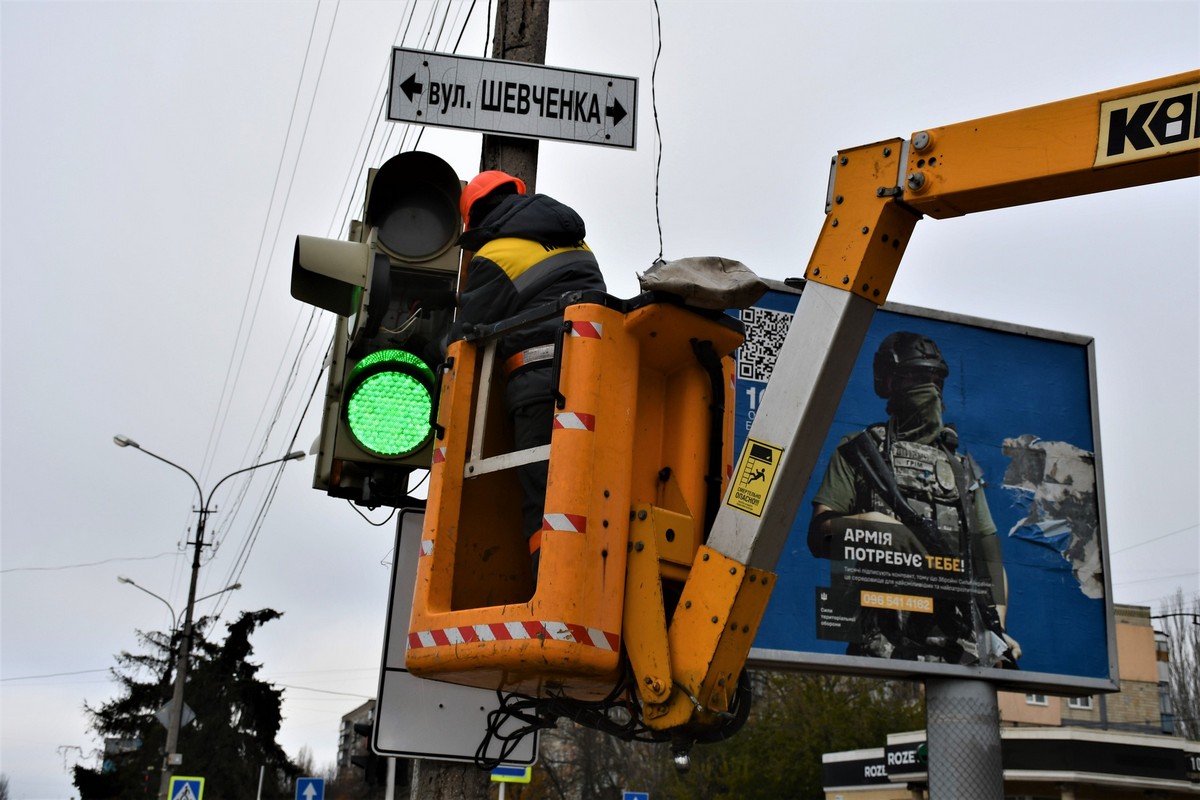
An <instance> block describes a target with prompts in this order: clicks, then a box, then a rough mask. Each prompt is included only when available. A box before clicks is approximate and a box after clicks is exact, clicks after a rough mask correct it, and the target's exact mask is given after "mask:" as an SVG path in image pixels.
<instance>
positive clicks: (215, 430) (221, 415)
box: [200, 3, 336, 477]
mask: <svg viewBox="0 0 1200 800" xmlns="http://www.w3.org/2000/svg"><path fill="white" fill-rule="evenodd" d="M319 12H320V4H319V3H318V4H317V7H316V8H315V9H314V11H313V20H312V25H311V26H310V28H309V32H308V42H307V44H306V46H305V51H304V61H303V63H302V64H301V66H300V77H299V78H297V80H296V91H295V93H294V94H293V96H292V112H291V115H290V116H289V118H288V126H287V131H286V133H285V134H284V138H283V147H281V148H280V152H279V163H278V164H277V165H276V167H275V181H274V183H273V184H272V185H273V186H275V187H277V186H278V185H279V179H280V177H281V176H282V175H283V164H284V159H285V157H286V155H287V151H288V142H289V141H291V138H292V129H293V127H294V126H295V123H296V110H297V109H298V108H299V105H300V90H301V88H302V87H303V86H304V73H305V72H306V71H307V70H308V59H309V55H310V53H311V52H312V44H313V36H314V34H315V32H316V28H317V17H318V14H319ZM335 19H336V11H335ZM331 38H332V37H331ZM328 51H329V43H328V41H326V46H325V52H326V53H328ZM321 68H322V69H324V58H322V65H321ZM317 84H318V86H319V85H320V74H318V76H317ZM314 95H315V93H314ZM314 100H315V96H314ZM310 113H311V108H310ZM305 124H306V125H307V121H306V123H305ZM301 147H303V141H301ZM298 158H299V153H297V159H298ZM292 177H293V178H294V177H295V167H294V165H293V168H292ZM288 185H289V192H290V186H291V183H290V182H289V184H288ZM276 196H277V192H275V191H272V193H271V200H270V203H269V204H268V206H267V213H266V215H265V216H264V218H263V227H262V231H261V233H260V234H259V241H258V249H257V252H256V255H255V259H254V268H253V269H252V270H251V273H250V282H249V284H248V285H247V287H246V298H245V300H244V301H243V304H242V314H241V318H240V320H239V322H238V328H237V333H236V334H235V335H234V345H233V348H234V349H233V352H232V353H231V354H230V357H229V367H228V368H227V369H226V371H225V381H224V383H223V384H222V386H221V394H220V397H219V399H218V401H217V414H216V417H215V418H214V420H213V426H212V428H211V430H210V431H209V435H208V444H207V445H206V447H205V453H204V459H203V462H202V466H201V472H200V474H201V477H203V476H204V475H205V474H206V473H207V471H208V467H209V464H210V462H211V460H212V458H213V456H214V455H215V453H216V450H217V447H218V446H219V444H220V440H221V429H222V428H223V426H224V424H225V419H226V417H227V414H228V408H229V406H231V405H232V404H233V394H234V391H235V390H236V388H237V377H236V375H237V374H238V373H240V371H241V362H238V371H237V373H235V372H234V362H235V360H237V352H238V348H239V347H243V357H244V346H243V337H242V331H243V329H245V328H246V314H247V310H248V309H249V306H250V297H251V295H252V293H253V291H254V282H255V279H256V278H257V276H258V270H259V267H260V266H261V264H262V250H263V244H264V243H265V242H266V237H267V228H268V226H269V225H270V221H271V212H272V210H273V209H274V208H275V198H276ZM286 205H287V200H286V197H285V199H284V207H286ZM280 216H281V218H282V214H281V215H280ZM277 240H278V235H276V241H277ZM271 252H272V253H273V252H274V244H272V246H271ZM264 283H265V281H264ZM259 297H260V299H261V290H260V294H259ZM252 330H253V321H251V324H250V327H249V329H248V330H247V331H246V340H248V339H249V335H250V332H251V331H252ZM231 379H232V383H231ZM227 398H228V402H227Z"/></svg>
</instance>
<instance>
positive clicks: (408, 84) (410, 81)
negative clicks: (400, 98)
mask: <svg viewBox="0 0 1200 800" xmlns="http://www.w3.org/2000/svg"><path fill="white" fill-rule="evenodd" d="M400 88H401V89H402V90H403V91H404V96H405V97H407V98H408V101H409V102H410V103H411V102H412V99H413V95H414V94H420V93H421V92H423V91H425V84H423V83H417V73H415V72H414V73H413V74H412V75H409V76H408V77H407V78H406V79H405V81H404V83H402V84H400Z"/></svg>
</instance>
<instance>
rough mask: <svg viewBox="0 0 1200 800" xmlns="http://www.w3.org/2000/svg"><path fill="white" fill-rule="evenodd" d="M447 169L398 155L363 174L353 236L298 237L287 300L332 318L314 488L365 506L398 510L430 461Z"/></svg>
mask: <svg viewBox="0 0 1200 800" xmlns="http://www.w3.org/2000/svg"><path fill="white" fill-rule="evenodd" d="M461 187H462V184H461V183H460V182H459V180H458V176H457V175H456V174H455V173H454V170H453V169H452V168H451V167H450V165H449V164H447V163H446V162H445V161H443V160H442V159H440V158H438V157H437V156H435V155H432V154H430V153H418V152H410V153H401V154H400V155H397V156H394V157H393V158H391V159H389V160H388V161H387V162H386V163H385V164H384V165H383V166H381V167H380V168H379V169H377V170H372V172H371V175H370V177H369V182H368V187H367V200H366V207H365V212H364V217H363V220H364V221H363V222H361V223H360V222H355V223H354V224H353V225H352V226H351V234H350V239H351V240H350V241H336V240H330V239H319V238H315V237H309V236H300V237H297V239H296V250H295V254H294V257H293V262H292V295H293V296H294V297H296V298H297V299H298V300H302V301H304V302H306V303H311V304H312V305H315V306H318V307H320V308H323V309H325V310H327V311H332V312H333V313H335V314H337V315H338V316H339V317H341V319H339V320H338V324H337V330H336V332H335V334H334V342H333V347H332V349H331V354H330V364H329V368H330V374H329V383H328V388H327V391H326V403H325V418H324V421H323V424H322V432H321V439H320V447H319V449H320V457H319V458H318V459H317V468H316V475H315V477H314V483H313V485H314V487H315V488H319V489H323V490H325V491H327V492H328V493H329V494H331V495H334V496H337V497H347V498H349V499H352V500H354V501H355V502H357V503H360V504H363V505H370V506H375V505H401V504H403V502H404V501H405V498H406V496H407V479H408V474H409V473H410V472H411V471H412V470H413V469H416V468H426V469H427V468H428V467H429V465H430V463H431V460H432V446H431V439H432V419H431V417H432V413H433V393H434V391H435V380H434V371H433V370H434V367H435V366H436V364H432V363H429V361H428V360H427V359H428V358H429V355H428V354H429V353H431V352H433V351H434V348H431V347H430V344H431V343H432V342H435V341H437V340H438V339H440V338H441V337H442V336H443V335H444V334H445V333H446V332H447V331H448V330H449V329H450V325H451V323H452V322H453V318H454V306H455V288H456V284H457V281H458V268H459V249H458V247H457V242H458V236H459V233H460V232H461V229H462V223H461V220H460V219H459V214H458V200H459V194H460V192H461Z"/></svg>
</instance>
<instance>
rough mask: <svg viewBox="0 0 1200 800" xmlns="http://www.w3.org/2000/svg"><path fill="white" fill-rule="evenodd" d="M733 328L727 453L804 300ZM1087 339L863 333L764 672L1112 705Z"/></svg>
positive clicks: (905, 312) (1012, 332) (988, 332)
mask: <svg viewBox="0 0 1200 800" xmlns="http://www.w3.org/2000/svg"><path fill="white" fill-rule="evenodd" d="M772 287H773V288H772V290H771V291H769V292H768V293H767V294H766V295H765V296H764V297H763V298H762V299H761V300H760V301H759V302H758V303H757V304H756V305H755V306H754V307H752V308H750V309H746V310H744V311H741V312H735V313H740V316H741V319H742V321H743V322H744V323H745V325H746V343H745V344H744V345H743V346H742V348H741V349H740V350H739V352H738V376H737V379H738V380H737V409H736V414H737V416H736V423H735V431H736V434H735V439H736V444H737V446H738V448H739V451H740V448H741V446H742V444H743V443H744V441H745V439H746V434H747V432H748V430H749V428H750V424H751V422H752V421H753V418H754V414H755V413H756V410H757V409H758V407H759V406H760V404H761V403H762V401H763V398H764V397H765V396H766V394H767V393H768V392H769V391H770V386H769V383H768V379H769V378H770V377H771V371H772V368H773V366H774V361H775V356H776V354H777V353H778V351H779V348H780V347H781V346H782V343H783V339H784V335H785V334H786V332H787V330H788V327H789V326H790V323H791V319H792V315H793V313H794V312H795V309H796V305H797V303H798V301H799V292H798V291H795V290H792V289H790V288H789V287H786V286H784V285H782V284H772ZM1093 375H1094V353H1093V342H1092V340H1091V339H1090V338H1085V337H1080V336H1072V335H1067V334H1061V333H1052V332H1047V331H1035V330H1029V329H1024V328H1017V327H1016V326H1011V325H1005V324H1001V323H994V322H987V321H983V320H978V319H969V318H964V317H961V316H952V315H947V314H943V313H938V312H933V311H928V310H923V309H917V308H913V307H908V306H899V305H886V306H884V307H883V308H881V309H880V310H879V311H878V312H877V313H876V314H875V316H874V319H873V321H872V323H871V327H870V329H869V331H868V333H867V336H866V339H865V341H864V343H863V347H862V350H861V352H860V354H859V355H858V358H857V360H856V362H855V365H854V368H853V371H852V374H851V377H850V380H849V383H848V384H847V387H846V390H845V393H844V394H843V397H842V400H841V403H840V404H839V406H838V410H837V413H836V416H835V419H834V422H833V425H832V427H831V429H830V431H829V434H828V436H827V438H826V440H825V443H824V446H823V447H822V450H821V455H820V457H819V460H818V462H817V464H816V466H815V467H814V469H813V474H812V477H811V479H810V481H809V484H808V486H805V487H795V491H802V492H803V493H804V495H803V498H802V500H801V504H800V507H799V511H798V513H797V515H796V519H795V521H794V523H793V526H792V528H791V530H790V532H789V535H788V539H787V544H786V546H785V548H784V551H783V554H782V556H781V557H780V560H779V564H778V566H777V573H778V576H779V580H778V581H777V583H776V587H775V590H774V593H773V596H772V598H771V602H770V605H769V606H768V607H767V611H766V614H765V615H764V618H763V621H762V625H761V627H760V629H759V632H758V635H757V637H756V639H755V642H754V647H753V649H752V650H751V653H750V663H751V664H752V665H753V666H758V667H776V668H813V669H820V670H822V671H842V672H855V673H867V674H871V673H874V674H883V675H896V676H907V677H920V676H944V677H961V678H986V679H988V680H992V681H996V682H998V683H1001V684H1004V685H1005V688H1013V689H1022V688H1023V689H1027V690H1037V691H1046V690H1050V691H1054V690H1059V691H1061V692H1062V693H1066V694H1085V693H1090V692H1092V691H1106V690H1115V689H1116V688H1117V687H1116V680H1117V675H1116V645H1115V639H1114V632H1113V629H1112V609H1111V592H1110V590H1109V585H1108V570H1107V569H1106V564H1107V562H1108V553H1107V543H1106V536H1105V531H1104V515H1103V496H1102V488H1101V481H1100V459H1099V423H1098V421H1097V417H1096V409H1097V403H1096V395H1095V382H1094V379H1093Z"/></svg>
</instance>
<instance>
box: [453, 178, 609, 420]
mask: <svg viewBox="0 0 1200 800" xmlns="http://www.w3.org/2000/svg"><path fill="white" fill-rule="evenodd" d="M585 233H586V231H585V228H584V224H583V219H582V218H580V216H579V214H577V213H576V212H575V211H574V210H573V209H571V208H570V207H568V206H565V205H563V204H562V203H560V202H558V201H557V200H555V199H554V198H552V197H548V196H546V195H541V194H534V195H518V194H514V195H509V196H507V197H505V198H504V199H503V200H501V201H500V203H499V204H498V205H497V206H496V207H495V209H493V210H492V211H491V212H490V213H489V214H488V215H487V216H486V217H484V218H483V219H482V220H481V221H480V223H479V224H478V225H477V226H476V227H474V228H472V229H470V230H468V231H467V232H466V233H464V234H463V235H462V238H461V239H459V243H460V244H461V245H462V246H463V248H464V249H467V250H474V251H475V255H474V257H473V258H472V259H471V263H470V265H469V266H468V267H467V280H466V285H465V286H464V287H463V290H462V292H461V293H460V294H459V298H458V317H457V319H456V321H455V325H454V330H453V331H452V333H451V339H454V338H459V337H461V335H462V331H463V329H464V327H465V326H467V325H487V324H492V323H495V322H499V321H501V320H504V319H508V318H509V317H513V316H515V315H517V314H519V313H521V312H523V311H528V310H530V309H533V308H538V307H540V306H544V305H549V304H552V303H555V302H556V301H557V300H558V299H559V298H560V297H561V296H562V295H563V294H564V293H566V292H570V291H576V290H590V289H595V290H599V291H604V290H605V285H604V276H603V275H602V274H601V273H600V266H599V264H597V262H596V257H595V255H593V254H592V251H591V250H590V249H589V248H588V246H587V244H586V243H585V242H584V240H583V237H584V235H585ZM558 327H559V323H558V322H557V321H555V320H547V321H545V322H542V323H539V324H538V325H537V326H535V327H533V328H530V329H527V330H521V331H517V332H515V333H513V334H510V335H509V336H507V337H505V339H504V341H502V342H501V343H500V347H499V355H500V357H501V358H503V359H507V358H509V357H510V356H512V355H514V354H515V353H518V352H521V351H523V350H525V349H527V348H529V347H532V346H535V345H540V344H549V343H551V342H553V341H554V338H555V332H556V331H557V329H558ZM545 366H547V367H548V366H549V363H548V362H547V363H546V365H545ZM533 372H539V373H541V372H546V373H548V370H541V369H536V370H533ZM529 377H530V378H532V379H533V380H534V381H536V382H539V383H546V382H547V380H548V377H547V376H546V375H542V376H540V379H539V377H538V376H533V375H530V376H529ZM526 382H527V381H520V382H519V383H526ZM510 383H511V382H510ZM530 388H531V389H532V388H533V387H530ZM509 394H510V395H511V394H512V392H511V391H510V393H509ZM522 394H524V393H522ZM510 401H511V397H510Z"/></svg>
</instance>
